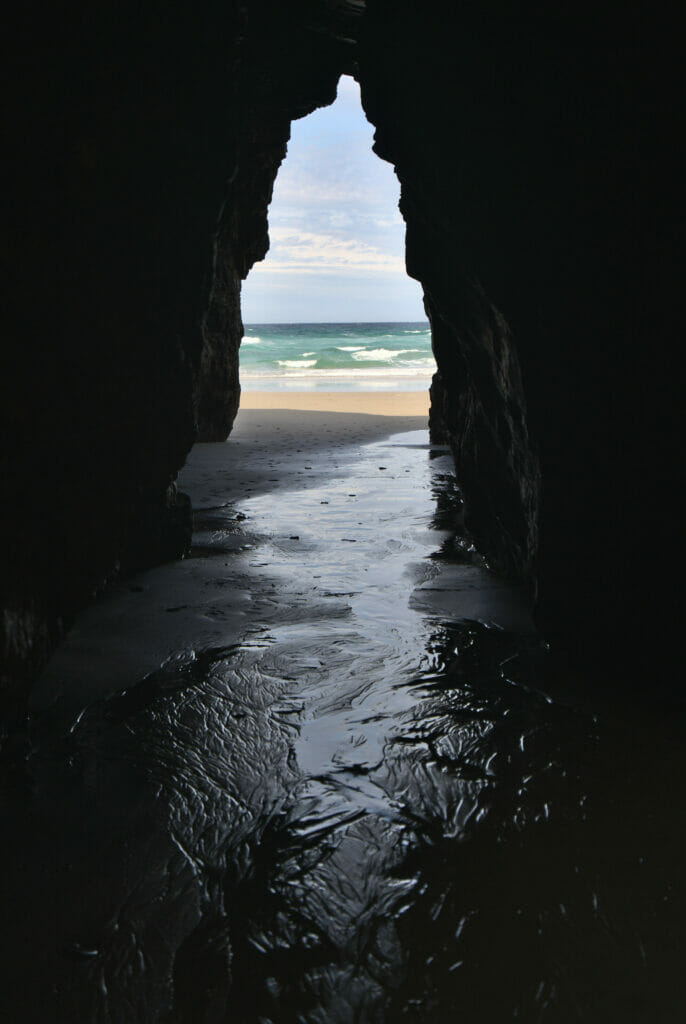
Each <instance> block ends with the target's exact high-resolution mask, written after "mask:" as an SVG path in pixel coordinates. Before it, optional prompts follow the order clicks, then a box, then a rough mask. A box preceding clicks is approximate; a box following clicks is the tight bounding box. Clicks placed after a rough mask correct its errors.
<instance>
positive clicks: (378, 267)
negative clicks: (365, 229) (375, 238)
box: [265, 225, 405, 274]
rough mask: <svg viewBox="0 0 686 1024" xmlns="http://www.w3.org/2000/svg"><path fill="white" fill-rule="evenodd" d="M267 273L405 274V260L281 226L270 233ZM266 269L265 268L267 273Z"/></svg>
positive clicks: (364, 244)
mask: <svg viewBox="0 0 686 1024" xmlns="http://www.w3.org/2000/svg"><path fill="white" fill-rule="evenodd" d="M270 238H271V244H272V249H271V252H270V254H269V257H268V269H269V270H271V271H273V272H274V273H293V272H295V271H298V272H300V271H304V270H306V271H311V272H314V273H323V272H325V271H331V270H338V271H340V272H341V273H343V274H350V273H359V272H360V271H366V272H372V273H373V272H382V273H399V274H404V273H405V263H404V259H403V257H402V256H400V255H397V254H391V253H387V252H383V251H381V250H380V249H379V248H378V247H376V246H375V245H373V244H372V243H370V242H365V241H361V240H358V239H353V238H341V237H340V236H337V235H333V234H323V233H317V232H313V231H294V230H293V229H292V228H290V227H286V226H279V225H277V226H276V227H273V228H272V229H271V230H270ZM266 268H267V265H266V266H265V269H266Z"/></svg>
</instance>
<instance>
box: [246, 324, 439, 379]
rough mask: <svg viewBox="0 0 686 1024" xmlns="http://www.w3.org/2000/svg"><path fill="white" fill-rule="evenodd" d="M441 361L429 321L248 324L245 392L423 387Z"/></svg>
mask: <svg viewBox="0 0 686 1024" xmlns="http://www.w3.org/2000/svg"><path fill="white" fill-rule="evenodd" d="M435 370H436V363H435V362H434V358H433V355H432V352H431V331H430V328H429V324H428V323H427V322H426V321H420V322H418V323H371V324H368V323H367V324H365V323H361V324H357V323H345V324H246V325H245V336H244V338H243V341H242V344H241V351H240V372H241V386H242V388H243V390H245V391H281V390H287V391H309V390H311V389H319V390H321V391H423V390H424V389H426V388H428V387H429V384H430V382H431V377H432V375H433V374H434V372H435Z"/></svg>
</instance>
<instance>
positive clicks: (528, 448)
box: [0, 0, 683, 694]
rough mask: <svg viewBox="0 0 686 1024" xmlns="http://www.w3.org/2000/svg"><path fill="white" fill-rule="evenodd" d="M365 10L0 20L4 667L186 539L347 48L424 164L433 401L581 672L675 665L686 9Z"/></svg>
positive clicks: (387, 145) (380, 112) (414, 265)
mask: <svg viewBox="0 0 686 1024" xmlns="http://www.w3.org/2000/svg"><path fill="white" fill-rule="evenodd" d="M360 13H361V6H360V4H358V3H354V2H353V0H295V2H293V3H290V4H288V5H285V4H282V3H276V2H275V0H251V2H248V0H245V2H238V0H225V2H223V3H221V4H219V3H218V2H208V3H207V4H204V5H201V6H200V7H196V8H192V7H190V6H188V5H177V4H171V5H169V4H166V5H162V4H158V3H152V4H145V5H142V6H141V5H133V4H128V3H117V4H114V3H110V2H107V0H106V2H104V3H101V4H98V5H95V6H93V5H91V6H87V5H77V8H76V9H75V10H74V9H73V8H72V10H71V11H70V12H69V16H67V15H66V14H64V13H63V12H61V11H56V12H55V13H54V14H44V15H43V16H42V18H41V20H38V19H37V18H36V17H35V16H34V15H33V13H32V11H28V12H26V13H24V12H23V11H21V10H17V11H15V12H14V13H13V14H12V17H11V19H10V20H9V21H8V22H7V25H6V29H5V32H4V36H5V40H6V42H7V43H8V44H9V46H8V47H7V48H8V53H7V55H6V58H5V61H4V66H5V69H6V72H7V74H8V81H9V82H10V83H11V86H12V88H11V90H9V91H8V92H7V94H6V98H8V99H9V100H10V102H9V111H8V114H9V116H8V118H7V123H8V136H7V137H8V141H9V144H8V146H7V147H6V148H7V158H6V164H5V166H6V170H7V171H8V172H9V178H10V186H9V187H8V188H6V189H5V191H4V194H3V198H4V199H5V201H6V205H7V216H6V221H7V225H8V230H7V236H6V242H5V245H4V246H3V270H4V275H5V295H6V299H5V302H6V307H7V309H6V316H5V324H6V327H5V336H4V342H3V368H2V374H1V376H0V388H1V390H2V396H1V402H2V404H1V415H2V420H3V431H2V436H3V454H2V465H1V467H0V469H1V471H2V481H3V497H2V516H3V523H2V544H3V565H2V574H1V580H0V588H1V592H0V599H1V602H0V603H1V605H2V608H3V609H4V611H3V618H2V623H3V627H2V628H3V632H2V644H3V664H4V675H3V692H4V693H5V694H7V693H10V692H12V691H13V689H15V690H19V689H23V688H24V687H25V684H26V681H27V680H28V679H30V678H31V677H32V676H33V675H34V674H35V672H36V671H37V670H38V669H39V667H40V665H41V664H42V662H43V661H44V659H45V657H46V655H47V653H48V652H49V650H50V648H51V647H52V646H53V645H54V643H55V642H56V640H57V639H58V638H59V635H60V634H61V631H62V630H63V628H64V626H65V623H66V622H67V621H68V619H69V616H70V615H71V613H72V612H73V610H74V609H75V608H76V607H78V605H79V604H80V603H82V602H83V601H85V600H86V599H87V598H88V597H89V595H91V594H92V593H93V592H94V590H96V589H97V588H98V587H100V586H102V585H103V584H104V583H105V582H106V581H107V579H108V578H109V577H110V576H111V574H112V573H114V572H116V571H118V569H119V567H120V566H123V567H125V568H135V567H137V566H140V565H142V564H146V563H150V562H152V561H154V560H159V559H160V558H163V557H169V556H172V555H174V554H178V553H179V552H180V551H181V550H182V549H183V545H184V543H185V537H186V531H187V524H188V518H187V509H185V507H184V504H183V502H179V500H178V499H177V497H176V496H175V489H174V483H173V482H174V477H175V474H176V471H177V470H178V468H179V466H180V465H181V464H182V463H183V460H184V458H185V455H186V453H187V451H188V450H189V448H190V445H191V444H192V442H193V439H194V436H196V433H195V432H196V427H197V428H199V434H200V436H201V437H203V438H208V439H209V438H223V437H225V436H226V434H227V432H228V430H229V429H230V426H231V423H232V420H233V416H234V415H235V411H236V408H237V404H238V396H239V386H238V377H237V352H238V345H239V342H240V337H241V333H242V326H241V322H240V308H239V296H240V283H241V281H242V280H243V279H244V278H245V276H246V274H247V273H248V271H249V269H250V267H251V266H252V264H253V263H254V261H255V260H257V259H260V258H262V256H263V255H264V253H265V252H266V249H267V245H268V239H267V208H268V204H269V200H270V197H271V191H272V186H273V181H274V177H275V174H276V172H277V170H278V166H279V164H280V162H281V160H282V159H283V156H284V152H285V146H286V142H287V139H288V135H289V125H290V121H291V120H292V119H293V118H294V117H298V116H303V115H305V114H306V113H308V112H309V111H311V110H313V109H314V108H315V107H317V106H320V105H322V104H325V103H329V102H331V101H332V99H333V97H334V92H335V83H336V80H337V78H338V76H339V74H340V73H341V72H342V71H349V72H350V71H355V72H356V73H357V74H358V76H359V79H360V82H361V85H362V92H363V102H364V105H365V109H366V111H367V114H368V116H369V118H370V120H371V121H372V122H373V123H374V124H375V125H376V127H377V142H376V149H377V152H378V153H379V155H381V156H382V157H383V158H384V159H387V160H390V161H391V162H392V163H393V164H394V165H395V166H396V170H397V173H398V176H399V178H400V181H401V186H402V196H401V208H402V211H403V214H404V216H405V218H406V221H407V226H408V231H407V260H408V270H409V272H410V273H411V274H412V275H413V276H416V277H417V278H418V279H419V280H421V281H422V283H423V285H424V289H425V294H426V306H427V313H428V315H429V317H430V319H431V322H432V326H433V331H434V345H435V350H436V356H437V360H438V364H439V370H440V374H439V377H438V379H437V381H436V382H435V385H434V413H433V417H432V419H433V424H432V428H433V430H434V431H436V432H440V433H442V434H443V435H444V436H445V437H447V438H448V439H449V441H450V443H451V445H452V447H453V450H454V452H455V458H456V465H457V470H458V475H459V480H460V484H461V486H462V489H463V492H464V496H465V501H466V507H467V518H468V524H469V526H470V529H471V531H472V533H473V534H474V537H475V539H476V541H477V543H478V545H479V546H480V548H481V549H482V550H483V552H484V553H485V554H486V556H487V558H488V560H489V562H490V564H492V566H493V567H494V568H495V569H497V570H499V571H501V572H505V573H507V574H509V575H511V576H517V577H523V578H526V579H529V580H531V581H533V583H534V584H535V586H536V590H537V600H538V616H539V621H540V623H541V625H542V627H543V629H544V631H545V635H546V636H547V637H548V638H549V639H550V640H551V641H552V642H553V643H554V644H556V645H557V646H558V647H559V648H560V649H564V650H566V651H568V652H569V654H570V655H571V656H572V658H576V659H577V660H578V661H579V662H580V663H582V664H584V665H585V666H586V667H588V666H589V665H590V664H591V663H592V664H594V665H601V666H604V665H606V664H607V662H608V661H610V662H617V663H618V665H619V667H620V669H621V671H628V670H630V671H631V672H633V673H634V674H635V675H638V676H642V677H645V678H649V679H651V680H652V679H653V678H654V677H655V676H656V675H657V676H659V675H660V674H662V675H665V673H666V671H667V666H668V663H669V655H670V654H674V653H677V652H678V635H679V629H680V627H681V615H682V602H681V599H680V595H681V584H680V582H675V581H679V579H680V577H679V570H680V555H681V526H682V522H683V506H682V504H681V499H680V466H681V452H680V447H679V445H680V442H679V440H678V439H679V437H680V434H679V429H678V427H679V408H680V390H679V375H678V373H677V369H678V367H677V364H676V355H675V342H676V339H677V338H678V337H679V332H680V329H681V320H680V318H679V316H678V312H677V305H678V303H677V301H676V297H677V296H678V295H679V292H680V287H681V284H680V280H679V273H678V268H679V261H678V244H679V232H678V230H677V228H678V221H677V218H676V213H675V198H676V196H677V188H678V187H679V184H680V178H679V176H678V171H679V166H678V165H677V164H676V157H675V154H676V150H677V147H676V145H675V136H676V135H677V134H678V132H679V126H680V120H679V117H678V112H677V110H678V103H679V99H680V88H679V84H680V80H679V77H678V76H679V70H678V69H679V67H680V58H679V57H678V54H676V52H675V51H676V43H675V41H676V39H677V38H678V36H677V34H676V32H675V29H674V25H673V24H672V23H671V22H670V21H669V18H668V12H667V11H666V10H665V11H664V12H663V11H660V12H658V11H657V9H656V8H654V7H650V8H648V6H647V5H641V4H639V5H634V6H632V7H631V9H627V8H625V7H617V9H616V10H615V9H613V7H612V6H611V5H606V4H605V5H594V6H593V7H590V6H589V7H588V8H587V7H586V6H585V5H584V4H577V5H574V7H573V8H570V9H569V10H567V8H566V7H565V8H563V9H557V8H551V7H550V6H549V5H538V4H528V5H524V6H522V5H511V4H505V3H495V2H493V3H488V2H486V3H480V4H464V5H459V6H457V7H456V5H454V4H448V3H444V2H441V0H434V2H431V3H426V4H424V5H422V6H421V8H420V7H418V5H417V4H415V3H410V2H409V0H393V2H391V0H368V4H367V14H366V15H365V16H364V19H362V25H361V26H360ZM658 14H659V16H658ZM358 36H359V38H360V44H359V47H356V45H355V39H356V38H357V37H358ZM665 581H667V582H665ZM670 581H671V582H670ZM620 674H621V673H620Z"/></svg>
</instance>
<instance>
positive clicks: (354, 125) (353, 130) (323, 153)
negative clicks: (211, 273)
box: [242, 78, 424, 323]
mask: <svg viewBox="0 0 686 1024" xmlns="http://www.w3.org/2000/svg"><path fill="white" fill-rule="evenodd" d="M372 142H373V128H372V126H371V125H370V124H369V123H368V122H367V121H366V120H365V118H364V114H363V112H362V109H361V106H360V100H359V88H358V86H357V84H356V83H355V82H354V81H353V80H352V79H349V78H344V79H342V80H341V82H340V84H339V94H338V100H337V101H336V103H335V104H334V105H333V106H332V107H328V108H326V109H324V110H319V111H316V112H315V113H314V114H312V115H310V116H309V117H306V118H303V119H302V120H299V121H297V122H294V124H293V125H292V137H291V141H290V143H289V146H288V154H287V156H286V159H285V161H284V163H283V164H282V166H281V168H280V170H279V174H278V176H277V179H276V183H275V187H274V197H273V200H272V204H271V206H270V208H269V236H270V251H269V252H268V254H267V256H266V258H265V260H264V261H262V262H261V263H258V264H256V266H255V267H254V269H253V270H252V271H251V273H250V275H249V276H248V279H247V281H246V282H245V284H244V286H243V298H242V303H243V309H244V315H245V319H246V322H251V320H252V322H255V323H259V322H261V321H262V320H275V321H277V322H287V321H289V320H292V321H293V322H299V321H306V320H310V321H315V322H326V321H332V320H341V319H343V320H351V321H354V320H359V321H363V320H365V319H381V320H383V319H388V320H393V319H397V320H403V319H406V320H421V319H423V315H424V314H423V310H422V306H421V289H420V287H419V286H418V285H417V283H416V282H415V281H412V280H411V279H410V278H408V277H407V274H406V271H405V257H404V252H405V225H404V223H403V220H402V217H401V216H400V213H399V211H398V198H399V193H400V186H399V184H398V180H397V178H396V177H395V174H394V172H393V169H392V167H391V166H390V165H389V164H387V163H385V162H384V161H382V160H379V158H378V157H377V156H376V155H375V154H374V153H373V152H372Z"/></svg>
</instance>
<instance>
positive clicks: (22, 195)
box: [0, 0, 241, 694]
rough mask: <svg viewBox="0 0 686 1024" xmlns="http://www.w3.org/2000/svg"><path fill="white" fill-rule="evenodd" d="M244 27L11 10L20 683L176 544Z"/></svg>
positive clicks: (8, 65)
mask: <svg viewBox="0 0 686 1024" xmlns="http://www.w3.org/2000/svg"><path fill="white" fill-rule="evenodd" d="M240 33H241V11H240V7H239V5H238V4H236V3H231V2H227V3H223V4H221V5H219V4H208V5H204V6H202V7H201V8H198V9H192V8H191V7H188V6H187V5H179V4H172V5H166V4H159V3H151V4H145V5H140V4H132V3H131V4H130V3H110V2H107V0H105V2H103V3H98V4H95V5H92V4H90V5H87V4H76V5H71V6H70V8H69V10H68V11H67V10H66V9H64V10H63V9H62V8H54V10H53V9H50V10H46V11H43V12H41V14H40V16H39V15H38V14H37V12H36V11H35V10H34V9H33V8H23V7H21V6H19V7H17V8H15V9H14V10H13V13H12V14H11V15H10V17H9V18H8V22H7V24H6V26H5V31H4V33H3V35H4V42H5V44H6V49H7V53H6V54H5V57H4V61H3V66H4V68H5V72H6V74H7V79H6V80H7V82H8V83H9V84H10V86H11V88H10V90H7V91H6V93H5V99H6V101H7V107H8V111H7V112H8V117H7V137H6V138H7V145H6V154H5V162H4V167H5V171H6V175H7V180H8V184H6V186H5V189H4V190H3V200H4V203H5V225H6V235H5V241H4V245H3V273H4V289H3V290H4V302H5V311H4V336H3V366H2V372H1V373H0V389H1V391H2V397H1V405H0V414H1V415H2V420H3V423H2V438H3V454H2V467H1V468H2V486H3V497H2V548H3V552H2V572H1V573H0V591H1V592H0V606H1V607H2V608H3V613H2V616H3V617H2V636H1V640H2V664H3V684H2V691H3V692H4V693H5V694H7V693H8V692H10V691H12V690H14V689H17V688H19V689H22V688H25V685H26V680H27V678H30V677H31V676H32V675H33V674H34V673H35V671H36V670H37V669H38V668H39V667H40V665H41V663H42V662H43V660H44V658H45V656H46V654H47V652H48V651H49V649H50V648H51V646H52V645H53V644H54V643H55V641H56V639H57V638H58V637H59V635H60V634H61V631H62V630H63V628H64V626H65V623H66V622H67V621H68V618H69V616H70V615H71V613H72V612H73V610H74V608H75V607H77V606H78V605H79V604H81V603H82V602H83V601H84V600H86V599H87V598H88V597H89V596H90V595H91V594H92V593H93V592H94V591H95V590H96V589H97V588H98V587H100V586H102V585H103V583H104V582H105V581H106V580H107V579H108V578H109V577H110V575H111V574H112V573H113V572H116V571H117V569H118V567H119V565H120V564H122V563H124V564H127V565H128V566H129V567H131V568H133V567H136V566H137V565H140V564H150V563H151V562H154V561H155V560H159V558H162V557H170V556H171V555H172V554H173V555H178V554H179V553H180V551H181V550H182V548H183V543H184V536H185V533H186V532H187V520H188V517H187V516H186V526H184V524H183V522H179V519H183V506H182V505H181V506H179V505H178V503H177V502H176V501H175V498H174V488H173V486H172V485H173V479H174V476H175V473H176V471H177V470H178V468H179V467H180V466H181V465H182V464H183V461H184V458H185V455H186V453H187V452H188V450H189V448H190V446H191V444H192V442H193V437H194V412H193V404H192V386H193V376H194V369H195V366H196V365H197V362H198V359H199V355H200V346H201V334H200V320H201V318H202V315H203V311H204V309H205V307H206V303H207V298H206V296H207V292H208V289H209V282H210V271H211V255H212V254H211V239H212V235H213V231H214V228H215V225H216V221H217V213H218V210H219V208H220V205H221V201H222V197H223V195H224V194H225V191H226V180H227V178H228V177H229V175H230V173H231V167H232V159H233V152H232V149H233V147H232V139H233V132H232V130H231V117H232V104H231V97H232V94H233V84H234V77H235V68H236V48H237V45H238V42H239V40H240Z"/></svg>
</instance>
